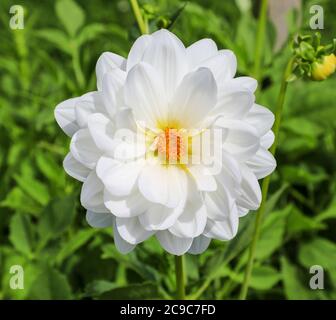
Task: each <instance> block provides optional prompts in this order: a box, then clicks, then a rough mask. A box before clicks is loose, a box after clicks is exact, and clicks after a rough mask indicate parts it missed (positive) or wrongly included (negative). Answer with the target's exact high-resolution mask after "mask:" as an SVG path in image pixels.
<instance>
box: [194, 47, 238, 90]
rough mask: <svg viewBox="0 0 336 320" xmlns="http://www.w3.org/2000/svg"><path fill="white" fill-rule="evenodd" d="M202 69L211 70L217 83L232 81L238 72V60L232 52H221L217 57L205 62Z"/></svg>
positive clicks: (201, 64)
mask: <svg viewBox="0 0 336 320" xmlns="http://www.w3.org/2000/svg"><path fill="white" fill-rule="evenodd" d="M199 66H200V67H206V68H209V69H210V70H211V71H212V73H213V75H214V77H215V79H216V81H217V83H218V84H220V83H222V82H223V81H226V80H228V79H232V78H233V77H234V75H235V73H236V70H237V59H236V56H235V55H234V53H233V52H232V51H231V50H219V51H218V53H217V54H216V55H215V56H212V57H210V58H209V59H207V60H205V61H203V62H201V63H200V65H199Z"/></svg>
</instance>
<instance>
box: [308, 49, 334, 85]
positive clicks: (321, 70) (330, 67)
mask: <svg viewBox="0 0 336 320" xmlns="http://www.w3.org/2000/svg"><path fill="white" fill-rule="evenodd" d="M335 69H336V56H335V55H334V54H333V53H332V54H330V55H328V56H324V57H323V58H322V61H321V62H318V61H315V62H314V63H313V64H312V79H313V80H318V81H320V80H325V79H326V78H328V77H329V76H330V75H331V74H333V73H334V72H335Z"/></svg>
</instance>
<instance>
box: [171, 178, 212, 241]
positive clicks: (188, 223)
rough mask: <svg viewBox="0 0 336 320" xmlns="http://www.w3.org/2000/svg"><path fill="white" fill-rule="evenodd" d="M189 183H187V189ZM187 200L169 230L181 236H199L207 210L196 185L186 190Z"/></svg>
mask: <svg viewBox="0 0 336 320" xmlns="http://www.w3.org/2000/svg"><path fill="white" fill-rule="evenodd" d="M190 187H191V183H190V184H189V189H190ZM188 194H189V196H188V200H187V203H186V206H185V208H184V210H183V213H182V214H181V215H180V216H179V217H178V219H177V220H176V222H175V223H174V225H173V226H171V227H170V228H169V231H170V232H171V233H172V234H174V235H176V236H178V237H183V238H195V237H197V236H199V235H200V234H201V233H202V232H203V231H204V228H205V225H206V222H207V212H206V208H205V205H204V204H203V199H202V198H201V194H200V193H199V192H198V191H197V189H196V187H194V188H192V190H188Z"/></svg>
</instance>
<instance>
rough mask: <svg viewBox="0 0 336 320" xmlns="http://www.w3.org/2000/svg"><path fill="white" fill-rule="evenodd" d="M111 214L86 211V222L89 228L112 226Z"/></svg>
mask: <svg viewBox="0 0 336 320" xmlns="http://www.w3.org/2000/svg"><path fill="white" fill-rule="evenodd" d="M113 220H114V218H113V214H112V213H110V212H100V213H98V212H93V211H90V210H87V211H86V221H87V222H88V224H89V225H90V226H91V227H94V228H106V227H110V226H112V225H113Z"/></svg>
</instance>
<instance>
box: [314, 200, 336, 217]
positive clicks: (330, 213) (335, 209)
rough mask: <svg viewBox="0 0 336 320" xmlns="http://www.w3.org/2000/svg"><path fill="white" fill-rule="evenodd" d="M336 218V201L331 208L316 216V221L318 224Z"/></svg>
mask: <svg viewBox="0 0 336 320" xmlns="http://www.w3.org/2000/svg"><path fill="white" fill-rule="evenodd" d="M335 218H336V201H333V202H332V203H331V204H330V206H329V207H328V208H327V209H326V210H325V211H323V212H321V213H320V214H319V215H317V216H316V218H315V220H316V221H318V222H322V221H324V220H327V219H335Z"/></svg>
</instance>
